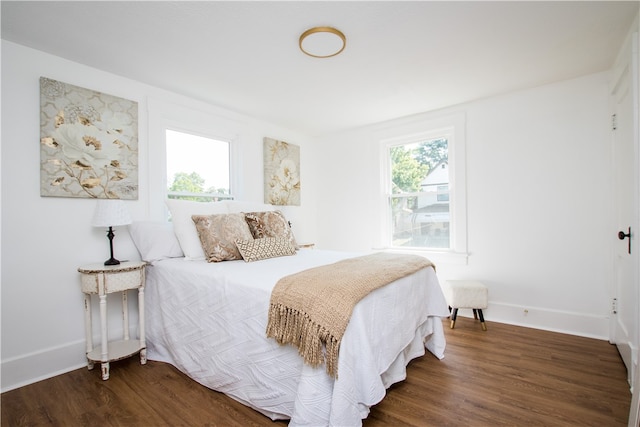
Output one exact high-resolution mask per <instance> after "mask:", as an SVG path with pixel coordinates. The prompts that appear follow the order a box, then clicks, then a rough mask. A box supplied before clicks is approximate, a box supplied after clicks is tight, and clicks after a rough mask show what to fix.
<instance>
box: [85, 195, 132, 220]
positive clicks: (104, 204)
mask: <svg viewBox="0 0 640 427" xmlns="http://www.w3.org/2000/svg"><path fill="white" fill-rule="evenodd" d="M127 224H131V216H129V211H128V210H127V207H126V206H125V204H124V202H123V201H122V200H119V199H117V200H113V199H111V200H98V204H97V205H96V210H95V212H94V213H93V220H92V221H91V225H93V226H94V227H115V226H118V225H127Z"/></svg>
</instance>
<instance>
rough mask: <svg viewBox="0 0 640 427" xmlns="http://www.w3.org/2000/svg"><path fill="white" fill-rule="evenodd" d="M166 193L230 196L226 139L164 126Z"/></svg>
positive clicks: (192, 197) (188, 196)
mask: <svg viewBox="0 0 640 427" xmlns="http://www.w3.org/2000/svg"><path fill="white" fill-rule="evenodd" d="M166 150H167V153H166V159H167V183H166V185H167V187H166V188H167V196H168V197H169V198H171V199H183V200H197V201H217V200H221V199H232V198H233V196H232V195H231V189H230V184H229V182H230V172H229V164H230V161H229V160H230V158H229V142H228V141H221V140H217V139H213V138H208V137H204V136H198V135H194V134H190V133H185V132H180V131H175V130H170V129H167V130H166Z"/></svg>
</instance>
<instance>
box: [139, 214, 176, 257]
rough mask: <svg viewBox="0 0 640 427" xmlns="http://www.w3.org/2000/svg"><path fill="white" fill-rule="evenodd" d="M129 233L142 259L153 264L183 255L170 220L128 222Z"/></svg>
mask: <svg viewBox="0 0 640 427" xmlns="http://www.w3.org/2000/svg"><path fill="white" fill-rule="evenodd" d="M129 234H131V239H132V240H133V244H134V245H136V248H137V249H138V252H140V258H141V259H142V260H143V261H147V262H148V263H151V264H153V262H154V261H159V260H161V259H167V258H179V257H183V256H184V253H183V252H182V249H181V248H180V243H179V242H178V239H177V238H176V234H175V233H174V232H173V225H172V224H171V223H170V222H160V221H134V222H133V223H131V224H129Z"/></svg>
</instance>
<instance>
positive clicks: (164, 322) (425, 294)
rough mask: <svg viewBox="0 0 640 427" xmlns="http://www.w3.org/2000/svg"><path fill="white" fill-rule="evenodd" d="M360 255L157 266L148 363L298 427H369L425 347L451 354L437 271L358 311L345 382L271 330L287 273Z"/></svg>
mask: <svg viewBox="0 0 640 427" xmlns="http://www.w3.org/2000/svg"><path fill="white" fill-rule="evenodd" d="M356 255H357V254H346V253H340V252H331V251H321V250H317V249H316V250H301V251H299V252H298V253H297V255H295V256H290V257H281V258H273V259H268V260H263V261H258V262H253V263H246V262H244V261H227V262H221V263H207V262H205V261H185V260H184V259H182V258H176V259H170V260H163V261H159V262H156V263H155V264H154V265H152V266H149V267H148V268H147V281H146V292H145V293H146V298H145V305H146V328H147V330H146V333H147V335H146V339H147V349H148V350H147V354H148V358H149V359H151V360H158V361H164V362H168V363H171V364H172V365H174V366H176V367H177V368H178V369H180V370H181V371H182V372H184V373H186V374H187V375H189V376H190V377H191V378H193V379H194V380H196V381H198V382H199V383H201V384H203V385H205V386H207V387H210V388H212V389H214V390H218V391H221V392H223V393H225V394H227V395H228V396H230V397H232V398H234V399H236V400H238V401H240V402H242V403H244V404H246V405H248V406H250V407H253V408H254V409H256V410H258V411H260V412H262V413H263V414H265V415H267V416H268V417H270V418H272V419H287V418H290V419H291V421H290V423H289V425H290V426H329V425H331V426H357V425H361V424H362V419H363V418H366V417H367V415H368V413H369V407H370V406H372V405H375V404H376V403H378V402H380V400H382V398H383V397H384V395H385V391H386V389H387V388H388V387H389V386H390V385H391V384H393V383H394V382H397V381H401V380H403V379H404V378H405V376H406V370H405V367H406V365H407V363H408V362H409V361H410V360H411V359H413V358H415V357H418V356H421V355H423V354H424V353H425V350H424V349H425V346H426V348H427V349H429V351H431V353H433V354H434V355H435V356H436V357H438V358H442V357H444V348H445V338H444V333H443V329H442V321H441V317H443V316H447V315H448V313H449V312H448V309H447V304H446V302H445V299H444V297H443V295H442V291H441V289H440V285H439V283H438V279H437V277H436V275H435V271H434V270H433V269H432V268H428V269H424V270H421V271H419V272H417V273H415V274H413V275H411V276H408V277H406V278H403V279H401V280H398V281H396V282H394V283H393V284H391V285H389V286H385V287H382V288H380V289H378V290H376V291H375V292H373V293H371V294H370V295H368V296H367V297H365V298H364V299H363V300H362V301H360V303H358V304H357V305H356V307H355V309H354V311H353V315H352V318H351V321H350V323H349V325H348V327H347V330H346V331H345V334H344V337H343V339H342V343H341V346H340V355H339V362H338V375H339V377H338V379H337V380H335V381H334V380H333V379H331V378H330V377H329V375H327V374H326V372H325V367H324V366H320V367H318V368H312V367H310V366H308V365H305V364H303V363H302V359H301V357H300V356H299V355H298V353H297V349H296V348H294V347H292V346H280V345H278V344H277V343H276V342H275V340H273V339H270V338H267V337H266V334H265V329H266V324H267V311H268V307H269V299H270V294H271V289H272V288H273V286H274V285H275V283H276V282H277V281H278V279H279V278H280V277H283V276H285V275H288V274H292V273H295V272H298V271H302V270H304V269H307V268H311V267H315V266H318V265H322V264H328V263H332V262H335V261H338V260H340V259H344V258H348V257H352V256H356ZM423 343H424V344H423ZM212 417H215V414H212Z"/></svg>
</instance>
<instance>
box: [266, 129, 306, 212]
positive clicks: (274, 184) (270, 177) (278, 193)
mask: <svg viewBox="0 0 640 427" xmlns="http://www.w3.org/2000/svg"><path fill="white" fill-rule="evenodd" d="M264 202H265V203H269V204H272V205H280V206H285V205H286V206H300V147H299V146H297V145H293V144H288V143H286V142H284V141H278V140H276V139H272V138H264Z"/></svg>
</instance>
